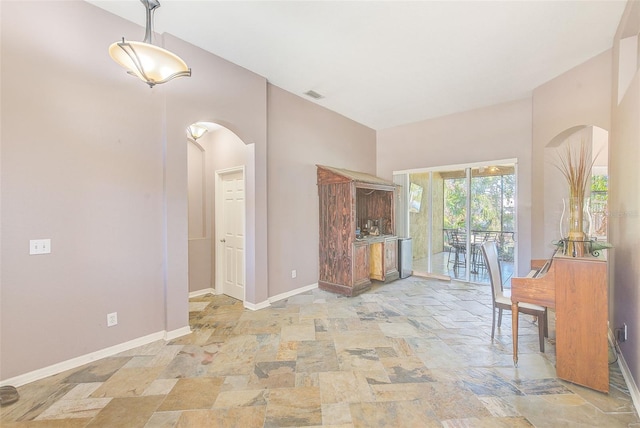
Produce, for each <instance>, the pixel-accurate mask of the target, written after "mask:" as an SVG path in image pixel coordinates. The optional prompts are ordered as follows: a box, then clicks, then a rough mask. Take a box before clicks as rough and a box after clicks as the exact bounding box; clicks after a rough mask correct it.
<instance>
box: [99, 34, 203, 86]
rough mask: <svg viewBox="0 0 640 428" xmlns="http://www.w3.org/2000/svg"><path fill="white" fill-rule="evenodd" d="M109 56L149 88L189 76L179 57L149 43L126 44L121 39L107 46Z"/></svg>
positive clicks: (189, 71)
mask: <svg viewBox="0 0 640 428" xmlns="http://www.w3.org/2000/svg"><path fill="white" fill-rule="evenodd" d="M109 55H111V58H113V60H114V61H115V62H117V63H118V64H120V65H121V66H122V67H124V68H125V69H127V72H128V73H129V74H132V75H134V76H137V77H139V78H140V79H141V80H142V81H144V82H145V83H146V84H148V85H149V86H150V87H153V86H154V85H158V84H161V83H165V82H168V81H170V80H172V79H175V78H176V77H182V76H191V69H190V68H189V67H187V64H186V63H185V62H184V61H183V60H182V59H181V58H180V57H179V56H177V55H176V54H174V53H172V52H169V51H168V50H166V49H163V48H161V47H158V46H155V45H152V44H150V43H145V42H127V41H125V40H124V38H123V39H122V41H121V42H116V43H113V44H112V45H111V46H109Z"/></svg>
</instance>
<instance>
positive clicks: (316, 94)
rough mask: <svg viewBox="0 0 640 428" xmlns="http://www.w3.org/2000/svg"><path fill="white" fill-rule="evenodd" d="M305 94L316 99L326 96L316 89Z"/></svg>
mask: <svg viewBox="0 0 640 428" xmlns="http://www.w3.org/2000/svg"><path fill="white" fill-rule="evenodd" d="M304 94H305V95H308V96H310V97H311V98H313V99H314V100H319V99H320V98H324V96H322V95H320V94H319V93H317V92H316V91H307V92H305V93H304Z"/></svg>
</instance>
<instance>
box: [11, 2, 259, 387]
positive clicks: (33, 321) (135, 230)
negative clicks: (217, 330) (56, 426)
mask: <svg viewBox="0 0 640 428" xmlns="http://www.w3.org/2000/svg"><path fill="white" fill-rule="evenodd" d="M1 7H2V14H1V19H2V23H1V24H2V28H1V31H2V38H1V40H2V70H1V72H2V73H1V78H2V94H1V97H2V129H1V141H2V148H1V149H2V157H1V162H2V165H1V166H2V168H1V174H2V176H1V177H2V182H1V186H2V188H1V191H2V207H1V208H2V211H1V213H2V216H1V230H2V249H1V257H2V258H1V262H2V270H1V287H2V288H1V293H2V295H1V301H0V305H1V307H0V324H1V327H0V328H1V331H0V340H1V343H0V346H1V348H2V358H1V361H0V379H2V380H6V379H8V378H12V377H14V376H18V375H23V374H25V373H28V372H32V371H34V370H37V369H43V368H46V367H48V366H51V365H53V364H56V363H60V362H64V361H67V360H70V359H72V358H76V357H80V356H83V355H87V354H90V353H92V352H97V351H101V350H104V349H107V348H110V347H113V346H116V345H120V344H123V343H125V342H128V341H131V340H138V339H140V338H144V337H145V336H147V335H151V334H155V333H159V332H160V333H161V332H163V331H167V332H182V331H184V329H185V328H187V327H188V256H187V254H188V253H187V249H188V246H187V242H188V241H187V224H188V218H187V192H186V189H187V145H186V139H185V128H186V126H187V125H188V124H190V123H193V122H194V121H197V120H211V121H218V122H220V123H223V124H225V125H226V126H227V127H229V128H231V129H233V130H234V132H235V133H236V134H238V135H241V136H242V137H243V138H242V139H243V141H244V142H245V143H247V150H248V152H250V153H252V156H253V161H252V167H251V168H249V174H250V175H251V177H250V179H249V181H250V184H251V186H248V187H249V188H250V189H249V191H251V192H252V194H251V200H250V202H248V205H250V210H251V215H250V216H249V217H250V218H251V220H250V222H248V223H250V227H251V228H252V230H253V235H252V236H253V239H252V242H251V245H252V249H251V256H250V257H251V262H252V266H254V269H253V270H252V275H253V279H252V281H253V282H252V290H251V295H250V296H249V298H250V299H254V300H252V301H257V299H260V301H262V300H265V299H266V296H267V285H266V284H267V274H266V272H267V266H266V261H267V259H266V116H267V114H266V80H265V79H264V78H262V77H260V76H257V75H255V74H253V73H250V72H248V71H247V70H245V69H243V68H241V67H238V66H235V65H233V64H230V63H228V62H227V61H224V60H222V59H220V58H217V57H215V56H214V55H211V54H208V53H206V52H204V51H202V50H200V49H198V48H195V47H194V46H192V45H189V44H187V43H184V42H182V41H180V40H179V39H176V38H174V37H171V36H170V35H164V36H163V37H162V38H159V40H164V44H165V46H166V47H168V48H169V49H171V50H174V51H176V52H179V53H180V54H181V56H182V57H183V58H184V59H185V61H186V62H187V63H188V64H189V65H190V66H191V67H192V68H193V70H194V72H193V77H191V78H184V79H178V80H176V81H173V82H171V83H170V84H167V85H161V86H157V87H155V88H153V89H149V88H148V87H147V86H146V85H144V84H143V83H142V82H140V81H138V80H136V79H134V78H132V77H130V76H127V74H126V73H125V72H124V70H122V69H121V68H120V67H119V66H118V65H116V64H115V63H114V62H113V61H112V60H111V59H110V58H109V55H108V53H107V48H108V46H109V45H110V44H111V43H113V42H114V41H115V40H118V39H119V38H120V37H122V36H123V35H124V36H126V37H127V38H131V39H134V40H137V39H140V38H141V36H142V34H144V29H142V28H140V27H139V26H137V25H134V24H132V23H129V22H128V21H125V20H122V19H120V18H117V17H115V16H113V15H111V14H109V13H107V12H104V11H102V10H101V9H98V8H96V7H94V6H92V5H90V4H88V3H85V2H41V3H36V2H2V4H1ZM70 47H71V48H70ZM27 49H28V50H29V54H28V55H27V54H25V52H26V50H27ZM249 174H248V175H249ZM37 238H51V239H52V253H51V254H50V255H38V256H30V255H28V246H29V240H30V239H37ZM110 312H118V321H119V323H118V325H117V326H115V327H111V328H107V327H106V315H107V313H110Z"/></svg>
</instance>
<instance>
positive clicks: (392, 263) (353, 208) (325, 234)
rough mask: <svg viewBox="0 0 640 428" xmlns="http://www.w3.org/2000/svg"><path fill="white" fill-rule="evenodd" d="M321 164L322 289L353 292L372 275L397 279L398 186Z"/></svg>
mask: <svg viewBox="0 0 640 428" xmlns="http://www.w3.org/2000/svg"><path fill="white" fill-rule="evenodd" d="M317 168H318V196H319V202H320V203H319V208H320V228H319V232H320V240H319V241H320V248H319V280H318V286H319V288H320V289H322V290H327V291H331V292H334V293H340V294H344V295H346V296H355V295H357V294H359V293H362V292H363V291H366V290H368V289H369V288H370V287H371V280H372V279H374V280H377V281H384V282H389V281H393V280H396V279H398V278H399V273H398V237H397V236H396V234H395V195H396V185H395V184H394V183H392V182H389V181H386V180H382V179H381V178H378V177H376V176H373V175H370V174H365V173H361V172H356V171H349V170H346V169H340V168H332V167H328V166H323V165H317ZM358 231H359V232H360V233H358Z"/></svg>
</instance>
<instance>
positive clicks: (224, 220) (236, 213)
mask: <svg viewBox="0 0 640 428" xmlns="http://www.w3.org/2000/svg"><path fill="white" fill-rule="evenodd" d="M218 177H219V178H218V184H219V185H218V186H217V197H216V202H217V204H218V207H219V209H216V236H217V238H218V251H216V267H217V271H218V275H216V278H218V284H220V285H221V289H222V290H221V291H222V293H224V294H226V295H228V296H231V297H233V298H236V299H238V300H243V301H244V285H245V284H244V282H245V278H244V241H245V221H244V211H245V210H244V207H245V197H244V171H243V170H242V169H240V170H233V171H229V172H224V173H219V175H218ZM216 288H218V287H216ZM218 289H219V290H220V288H218Z"/></svg>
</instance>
